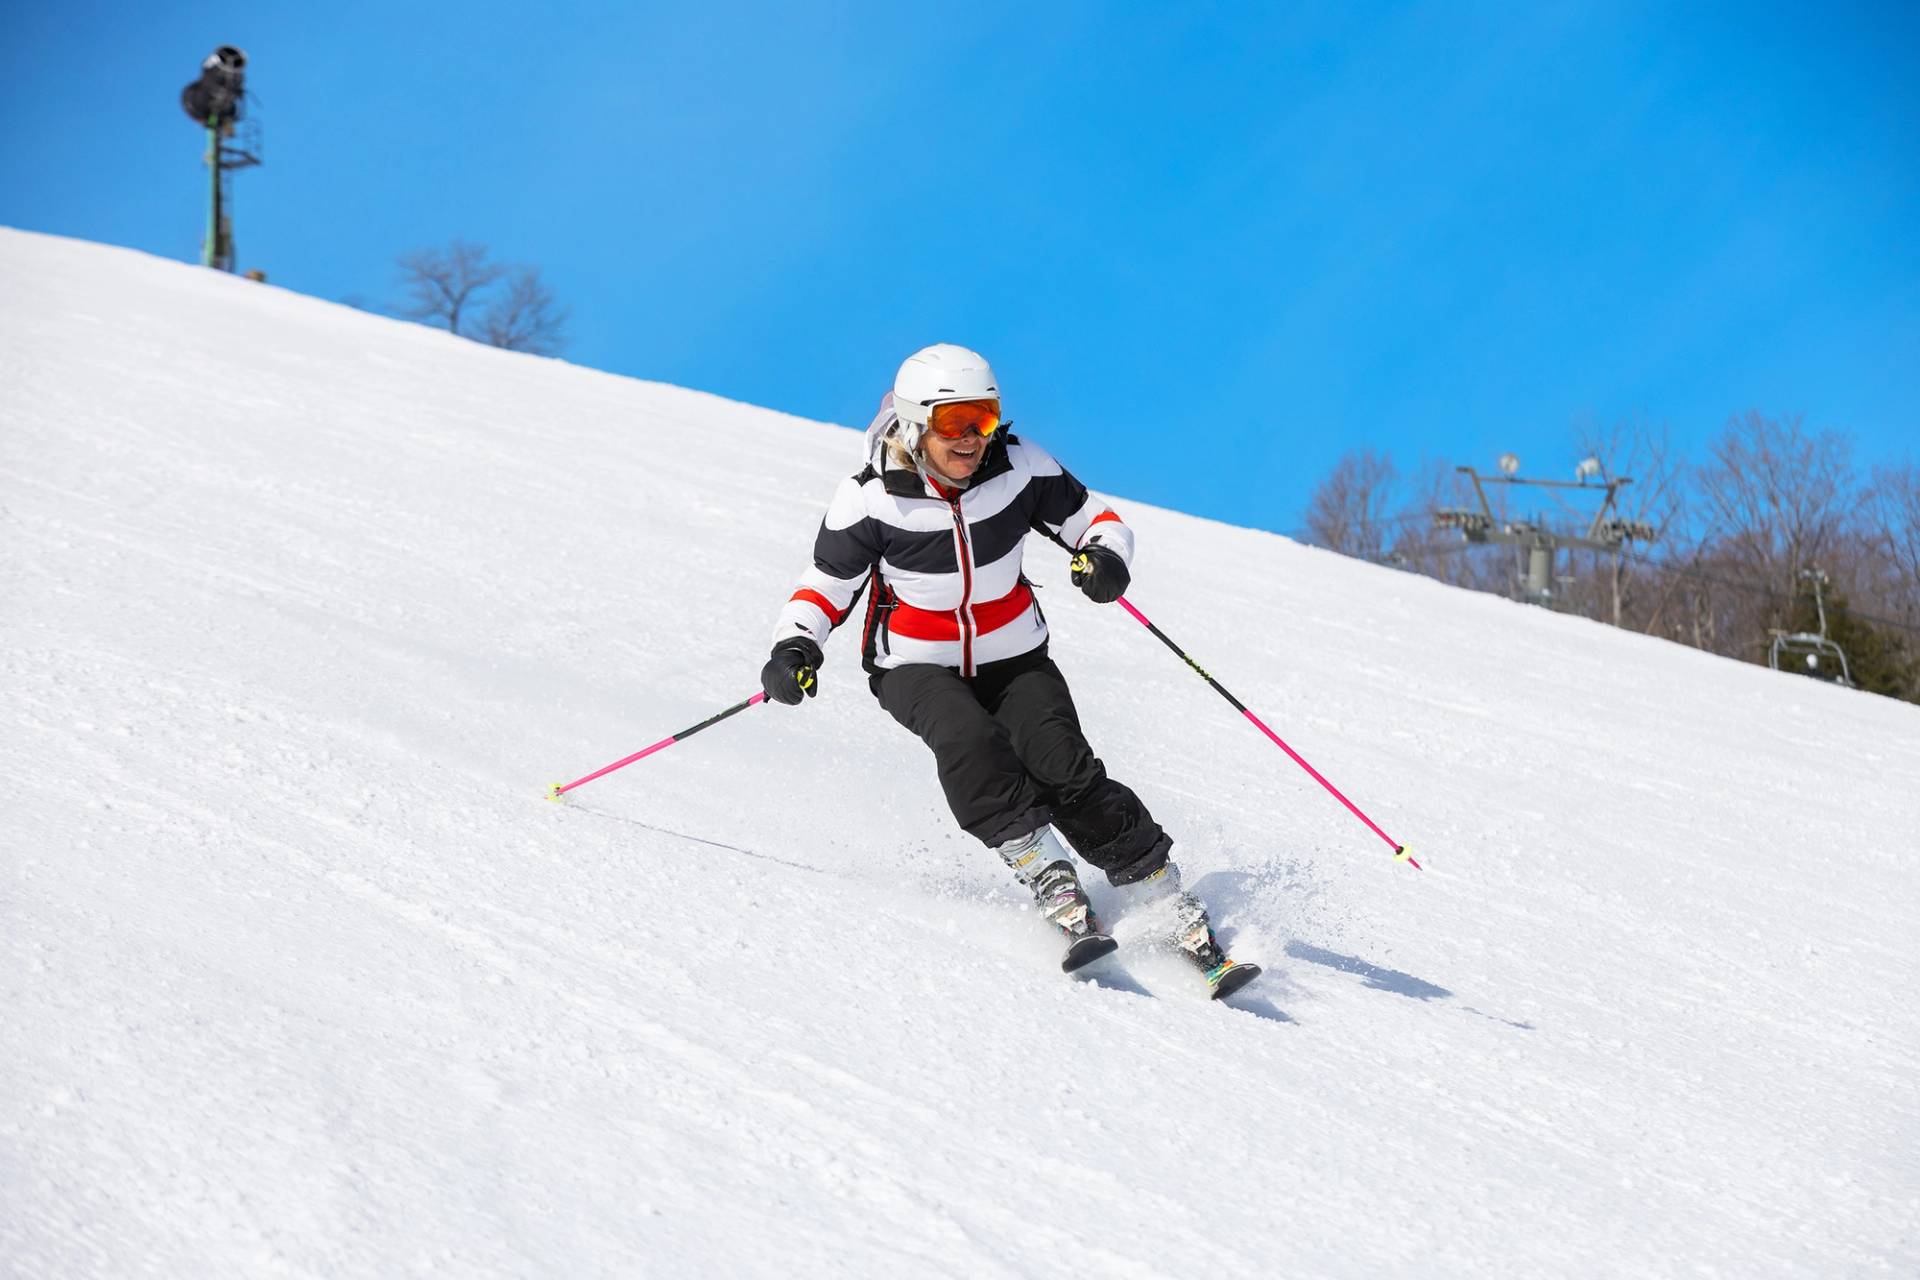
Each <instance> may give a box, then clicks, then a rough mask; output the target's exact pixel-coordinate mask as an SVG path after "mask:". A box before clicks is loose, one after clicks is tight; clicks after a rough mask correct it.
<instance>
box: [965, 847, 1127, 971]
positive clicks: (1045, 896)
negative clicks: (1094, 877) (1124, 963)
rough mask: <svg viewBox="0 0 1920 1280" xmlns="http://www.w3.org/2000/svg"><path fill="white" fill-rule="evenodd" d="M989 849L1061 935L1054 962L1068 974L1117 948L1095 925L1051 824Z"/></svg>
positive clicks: (1071, 866) (1074, 874) (1069, 862)
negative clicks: (1062, 948)
mask: <svg viewBox="0 0 1920 1280" xmlns="http://www.w3.org/2000/svg"><path fill="white" fill-rule="evenodd" d="M994 852H995V853H997V854H999V855H1000V860H1001V861H1002V862H1004V863H1006V864H1007V866H1008V868H1010V869H1011V870H1012V872H1013V875H1014V878H1015V879H1017V880H1018V881H1019V882H1020V883H1021V884H1023V885H1025V886H1026V887H1027V889H1028V891H1030V892H1031V893H1032V894H1033V901H1034V904H1035V905H1036V906H1038V907H1039V908H1040V914H1041V915H1043V916H1045V917H1046V918H1047V922H1048V923H1049V924H1051V925H1053V927H1054V928H1056V929H1058V930H1060V932H1061V933H1062V934H1064V935H1065V936H1066V939H1067V953H1066V955H1064V956H1062V957H1061V959H1060V967H1061V969H1063V970H1065V971H1066V972H1068V973H1072V972H1073V971H1074V970H1075V969H1079V968H1082V967H1084V966H1086V965H1089V964H1092V963H1093V962H1094V961H1095V960H1098V959H1100V958H1101V957H1102V956H1105V955H1110V954H1112V953H1113V951H1114V950H1115V949H1116V948H1118V947H1119V945H1120V944H1119V943H1117V942H1115V941H1114V940H1113V939H1112V938H1111V937H1109V936H1107V934H1106V932H1105V931H1104V930H1102V929H1101V928H1100V921H1099V918H1098V917H1096V916H1095V915H1094V914H1093V903H1092V902H1091V901H1090V900H1089V899H1088V898H1087V891H1086V890H1085V889H1084V888H1082V887H1081V885H1080V877H1079V875H1078V874H1077V873H1076V872H1075V871H1074V869H1073V859H1072V857H1071V856H1070V855H1069V854H1068V853H1067V851H1066V850H1065V849H1063V848H1062V847H1061V846H1060V841H1059V839H1058V838H1056V837H1055V836H1054V834H1053V828H1052V827H1041V828H1040V829H1039V830H1037V831H1032V832H1029V833H1028V834H1026V835H1024V836H1021V837H1019V838H1018V839H1015V840H1009V841H1007V842H1006V843H1005V844H1002V845H996V846H995V847H994Z"/></svg>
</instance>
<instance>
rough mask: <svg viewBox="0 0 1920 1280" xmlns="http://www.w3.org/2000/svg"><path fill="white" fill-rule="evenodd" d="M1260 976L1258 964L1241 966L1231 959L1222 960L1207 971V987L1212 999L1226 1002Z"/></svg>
mask: <svg viewBox="0 0 1920 1280" xmlns="http://www.w3.org/2000/svg"><path fill="white" fill-rule="evenodd" d="M1259 976H1260V966H1259V965H1257V964H1239V963H1237V962H1235V961H1233V960H1231V959H1227V960H1222V961H1221V962H1220V963H1219V964H1217V965H1215V966H1214V967H1213V968H1211V969H1208V970H1207V987H1208V989H1209V990H1210V991H1211V993H1212V997H1211V998H1212V999H1215V1000H1224V999H1226V998H1227V997H1228V996H1230V995H1232V994H1233V993H1234V992H1236V991H1238V990H1240V989H1241V988H1243V987H1245V986H1246V985H1247V984H1248V983H1249V982H1252V981H1253V980H1254V979H1255V978H1257V977H1259Z"/></svg>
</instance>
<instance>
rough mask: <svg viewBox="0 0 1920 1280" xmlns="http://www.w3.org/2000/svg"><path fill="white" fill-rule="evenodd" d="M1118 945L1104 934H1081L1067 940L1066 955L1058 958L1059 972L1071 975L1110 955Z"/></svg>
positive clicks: (1117, 948) (1118, 947)
mask: <svg viewBox="0 0 1920 1280" xmlns="http://www.w3.org/2000/svg"><path fill="white" fill-rule="evenodd" d="M1119 949H1120V944H1119V943H1117V942H1115V941H1114V940H1113V939H1112V937H1110V936H1109V935H1107V934H1104V933H1083V934H1080V935H1078V936H1077V937H1073V938H1070V939H1068V940H1067V953H1066V954H1065V955H1063V956H1061V957H1060V970H1061V972H1063V973H1072V972H1074V971H1075V970H1076V969H1084V968H1086V967H1087V966H1088V965H1090V964H1092V963H1093V962H1094V961H1096V960H1101V959H1104V958H1106V957H1107V956H1110V955H1112V954H1113V953H1114V952H1115V951H1118V950H1119Z"/></svg>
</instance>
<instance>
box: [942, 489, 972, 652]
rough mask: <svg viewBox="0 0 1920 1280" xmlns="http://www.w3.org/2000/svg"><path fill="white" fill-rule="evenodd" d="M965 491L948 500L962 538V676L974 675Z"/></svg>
mask: <svg viewBox="0 0 1920 1280" xmlns="http://www.w3.org/2000/svg"><path fill="white" fill-rule="evenodd" d="M965 496H966V494H965V491H964V490H962V491H961V492H960V493H956V494H954V495H953V496H952V497H951V498H948V499H947V506H948V507H950V508H951V509H952V510H953V529H954V532H955V533H956V534H958V535H959V538H960V607H959V608H958V609H956V610H954V616H955V617H956V618H958V619H959V622H960V674H961V675H963V676H971V675H972V674H973V609H972V602H973V544H972V543H970V542H968V541H967V518H966V517H965V516H963V515H961V514H960V499H961V498H963V497H965Z"/></svg>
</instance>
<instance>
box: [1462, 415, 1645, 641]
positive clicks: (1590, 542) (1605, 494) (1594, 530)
mask: <svg viewBox="0 0 1920 1280" xmlns="http://www.w3.org/2000/svg"><path fill="white" fill-rule="evenodd" d="M1454 470H1455V471H1458V472H1460V473H1461V474H1462V475H1464V476H1466V477H1467V478H1468V479H1470V480H1472V481H1473V492H1474V495H1475V496H1476V497H1477V498H1479V500H1480V509H1479V510H1477V511H1475V510H1473V509H1471V508H1468V507H1453V508H1449V509H1447V510H1443V511H1436V512H1434V515H1433V524H1434V528H1436V529H1454V530H1458V531H1459V533H1460V534H1461V536H1462V537H1463V538H1465V539H1466V541H1467V542H1469V543H1499V544H1502V545H1506V546H1511V547H1514V548H1516V549H1517V550H1518V551H1521V552H1524V553H1525V555H1526V570H1525V573H1524V575H1522V576H1521V579H1520V581H1521V583H1522V586H1521V598H1522V599H1524V600H1526V601H1528V602H1529V603H1531V604H1542V605H1551V604H1552V603H1553V598H1554V587H1555V580H1556V563H1557V561H1558V558H1559V554H1560V552H1562V551H1568V550H1581V551H1600V552H1606V553H1612V552H1617V551H1619V550H1620V549H1621V548H1622V547H1623V546H1625V545H1626V544H1627V543H1629V542H1652V541H1653V540H1654V538H1655V537H1657V536H1658V530H1656V529H1655V528H1654V527H1653V526H1652V525H1651V524H1648V523H1647V522H1646V521H1644V520H1626V519H1623V518H1621V516H1620V512H1619V508H1618V507H1617V506H1616V505H1615V499H1616V498H1617V497H1618V495H1619V492H1620V490H1621V489H1623V488H1625V487H1626V486H1627V485H1630V484H1632V483H1633V480H1632V478H1631V477H1628V476H1622V477H1619V478H1618V479H1607V478H1606V477H1605V476H1603V475H1602V474H1601V471H1602V468H1601V466H1600V460H1599V459H1598V458H1588V459H1587V460H1586V461H1584V462H1582V463H1581V464H1580V465H1579V467H1578V468H1576V469H1575V471H1574V477H1575V478H1574V479H1572V480H1533V479H1525V480H1523V479H1521V478H1520V477H1519V476H1518V475H1517V474H1515V473H1516V472H1518V471H1519V470H1520V460H1519V459H1518V458H1516V457H1514V456H1513V455H1512V454H1510V453H1503V454H1501V455H1500V470H1501V472H1502V474H1500V475H1497V476H1483V475H1481V474H1480V473H1479V472H1478V471H1475V470H1474V469H1473V468H1472V467H1455V468H1454ZM1595 477H1599V480H1600V482H1599V483H1598V484H1595V483H1592V481H1593V480H1594V478H1595ZM1488 485H1507V486H1521V485H1528V486H1534V487H1537V488H1541V489H1546V490H1549V491H1553V490H1560V489H1575V490H1580V491H1582V492H1584V493H1588V494H1593V493H1598V494H1600V495H1602V496H1601V500H1600V506H1599V509H1598V510H1597V511H1596V512H1595V513H1594V515H1593V518H1592V519H1591V520H1590V521H1588V522H1587V524H1586V527H1585V528H1584V529H1578V528H1570V527H1567V526H1562V527H1559V528H1555V527H1552V526H1550V525H1548V524H1546V523H1545V522H1543V521H1541V520H1540V519H1539V518H1538V517H1527V518H1522V519H1509V518H1508V517H1507V515H1506V507H1507V504H1506V501H1505V498H1504V496H1503V497H1502V500H1501V503H1500V510H1501V514H1500V515H1499V516H1495V515H1494V512H1493V508H1492V506H1491V505H1490V504H1489V503H1488V502H1487V486H1488ZM1548 496H1550V497H1552V498H1553V499H1554V501H1555V502H1557V503H1559V505H1560V506H1561V507H1562V508H1564V509H1565V510H1566V511H1567V513H1568V514H1569V516H1572V517H1575V518H1576V519H1577V518H1579V517H1578V513H1577V512H1575V511H1574V510H1573V508H1572V507H1571V506H1569V505H1568V504H1567V503H1566V502H1565V500H1564V499H1562V498H1561V497H1560V495H1559V494H1558V493H1554V492H1549V495H1548Z"/></svg>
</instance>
